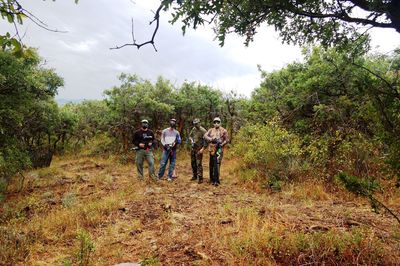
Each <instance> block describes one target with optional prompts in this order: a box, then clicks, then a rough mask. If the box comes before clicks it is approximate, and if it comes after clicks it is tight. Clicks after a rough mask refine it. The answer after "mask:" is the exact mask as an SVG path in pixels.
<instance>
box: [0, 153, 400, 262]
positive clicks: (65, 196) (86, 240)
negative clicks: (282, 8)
mask: <svg viewBox="0 0 400 266" xmlns="http://www.w3.org/2000/svg"><path fill="white" fill-rule="evenodd" d="M178 158H179V160H178V167H177V168H178V175H179V178H178V180H177V181H176V182H174V183H172V184H171V183H167V182H164V181H163V182H159V183H153V182H150V181H146V182H138V181H137V180H136V173H135V167H134V165H133V164H132V163H129V164H121V163H120V159H119V158H111V157H110V158H100V157H95V158H89V157H80V158H72V157H70V158H68V157H63V158H57V159H56V160H55V161H54V163H53V164H52V166H51V167H50V168H46V169H40V170H35V171H31V172H28V173H26V174H25V176H26V180H25V186H24V188H23V190H22V191H21V192H17V191H18V190H17V189H18V184H13V185H12V186H11V190H10V193H9V195H8V198H7V200H6V202H5V204H4V205H3V206H2V207H1V213H0V232H1V234H0V235H1V237H0V264H1V265H80V264H82V265H85V264H90V265H113V264H114V263H121V262H127V261H131V262H140V261H141V262H143V264H147V265H156V264H162V265H177V264H178V265H183V264H185V265H275V264H281V265H288V264H291V265H303V264H313V265H320V264H325V265H352V264H360V265H394V264H396V262H397V261H399V258H400V251H399V250H400V249H399V246H400V228H399V226H397V225H396V224H395V223H394V221H393V220H392V219H391V218H390V217H388V216H386V215H385V214H380V215H377V214H374V213H372V212H371V210H370V207H369V206H368V204H367V203H366V202H364V201H363V200H360V199H357V198H356V197H354V196H353V197H351V196H348V197H347V198H346V197H344V198H345V200H343V198H342V196H343V195H347V194H345V192H343V191H339V192H338V193H333V194H332V193H331V192H328V190H327V189H326V188H325V187H324V186H323V185H322V184H318V183H312V182H311V183H308V182H303V183H298V184H289V185H284V186H282V189H281V192H272V190H270V189H265V188H262V187H261V186H259V184H256V183H251V182H250V183H249V182H244V181H243V177H241V176H240V172H238V171H237V168H236V166H237V161H236V160H225V161H224V163H223V167H222V185H221V186H220V187H218V188H214V187H211V186H210V185H208V184H207V183H205V184H201V185H198V184H195V183H192V182H190V181H189V179H190V177H191V171H190V168H188V166H189V165H190V162H189V160H188V159H189V158H188V156H187V154H183V153H182V154H180V155H179V157H178ZM131 159H132V158H131ZM204 165H205V166H206V165H207V157H206V158H205V159H204ZM146 173H147V169H146ZM204 173H205V177H206V178H207V177H208V174H207V173H208V168H207V167H205V169H204ZM249 184H250V185H249ZM342 194H343V195H342ZM399 198H400V197H399V195H397V196H396V194H395V193H393V197H392V198H390V199H388V202H390V204H395V203H396V202H398V200H399Z"/></svg>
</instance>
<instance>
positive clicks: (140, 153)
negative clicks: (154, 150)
mask: <svg viewBox="0 0 400 266" xmlns="http://www.w3.org/2000/svg"><path fill="white" fill-rule="evenodd" d="M143 152H144V150H137V151H136V168H137V172H138V178H139V179H143V160H144V153H143Z"/></svg>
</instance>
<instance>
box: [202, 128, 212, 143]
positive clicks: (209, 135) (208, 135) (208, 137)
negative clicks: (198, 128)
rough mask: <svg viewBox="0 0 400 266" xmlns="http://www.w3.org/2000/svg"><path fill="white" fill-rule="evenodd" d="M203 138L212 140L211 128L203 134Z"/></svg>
mask: <svg viewBox="0 0 400 266" xmlns="http://www.w3.org/2000/svg"><path fill="white" fill-rule="evenodd" d="M204 139H205V140H206V141H208V142H210V141H211V140H212V138H211V129H209V130H208V131H207V132H206V134H204Z"/></svg>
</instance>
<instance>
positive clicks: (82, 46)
mask: <svg viewBox="0 0 400 266" xmlns="http://www.w3.org/2000/svg"><path fill="white" fill-rule="evenodd" d="M58 42H59V43H60V44H61V46H63V47H64V48H66V49H67V50H70V51H72V52H77V53H82V52H89V51H91V50H92V49H93V48H94V47H95V46H96V45H97V43H98V42H97V40H85V41H81V42H77V43H67V42H65V41H62V40H59V41H58Z"/></svg>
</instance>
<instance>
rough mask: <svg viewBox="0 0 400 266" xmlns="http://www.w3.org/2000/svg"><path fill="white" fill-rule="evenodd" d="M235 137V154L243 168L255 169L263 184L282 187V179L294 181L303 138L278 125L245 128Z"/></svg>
mask: <svg viewBox="0 0 400 266" xmlns="http://www.w3.org/2000/svg"><path fill="white" fill-rule="evenodd" d="M236 138H237V142H236V143H235V146H234V152H235V154H236V155H237V156H240V157H241V158H242V160H241V166H242V168H243V169H255V170H256V173H255V175H256V176H257V177H258V178H259V179H260V180H261V181H262V182H267V183H268V184H269V185H271V186H277V187H279V184H278V183H277V182H278V181H279V180H284V181H286V180H290V179H293V178H294V177H295V174H296V173H297V172H298V171H299V159H300V155H301V153H302V151H301V149H300V145H301V142H300V138H299V137H297V136H296V135H295V134H292V133H289V132H288V131H287V130H286V129H284V128H282V127H280V126H279V124H277V123H276V122H269V123H267V124H265V125H259V124H257V125H248V126H245V127H243V128H242V129H241V130H240V131H239V133H238V135H237V137H236Z"/></svg>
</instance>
